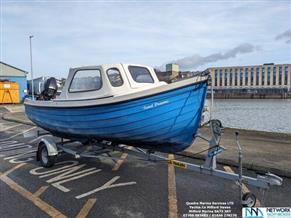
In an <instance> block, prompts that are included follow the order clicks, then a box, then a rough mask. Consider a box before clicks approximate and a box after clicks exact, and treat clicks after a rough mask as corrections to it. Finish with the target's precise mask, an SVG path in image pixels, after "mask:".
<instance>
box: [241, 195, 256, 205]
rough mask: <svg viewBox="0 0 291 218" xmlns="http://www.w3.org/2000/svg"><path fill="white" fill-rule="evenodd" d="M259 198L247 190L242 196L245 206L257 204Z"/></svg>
mask: <svg viewBox="0 0 291 218" xmlns="http://www.w3.org/2000/svg"><path fill="white" fill-rule="evenodd" d="M256 201H257V198H256V196H255V195H254V194H253V193H250V192H247V193H245V194H244V195H243V196H242V205H243V207H254V206H255V204H256Z"/></svg>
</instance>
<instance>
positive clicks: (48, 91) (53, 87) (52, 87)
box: [37, 77, 58, 101]
mask: <svg viewBox="0 0 291 218" xmlns="http://www.w3.org/2000/svg"><path fill="white" fill-rule="evenodd" d="M57 90H58V86H57V80H56V78H54V77H50V78H49V79H47V80H46V81H45V83H44V90H43V91H42V92H41V94H40V95H39V96H38V98H37V99H38V100H44V101H49V100H51V99H54V98H55V97H56V94H57Z"/></svg>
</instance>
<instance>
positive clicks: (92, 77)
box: [69, 69, 102, 92]
mask: <svg viewBox="0 0 291 218" xmlns="http://www.w3.org/2000/svg"><path fill="white" fill-rule="evenodd" d="M101 87H102V80H101V72H100V70H98V69H94V70H78V71H77V72H76V73H75V75H74V77H73V79H72V82H71V85H70V89H69V92H88V91H96V90H99V89H101Z"/></svg>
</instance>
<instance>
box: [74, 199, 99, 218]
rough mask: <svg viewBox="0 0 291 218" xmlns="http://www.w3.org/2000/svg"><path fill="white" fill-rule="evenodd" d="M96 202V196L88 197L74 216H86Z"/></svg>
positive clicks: (83, 217) (82, 217) (81, 217)
mask: <svg viewBox="0 0 291 218" xmlns="http://www.w3.org/2000/svg"><path fill="white" fill-rule="evenodd" d="M95 203H96V198H90V199H89V200H88V201H87V202H86V203H85V205H84V206H83V208H82V209H81V210H80V212H79V213H78V215H77V216H76V218H85V217H87V216H88V214H89V212H90V210H91V209H92V207H93V206H94V204H95Z"/></svg>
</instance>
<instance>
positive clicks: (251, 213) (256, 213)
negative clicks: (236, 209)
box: [242, 207, 266, 218]
mask: <svg viewBox="0 0 291 218" xmlns="http://www.w3.org/2000/svg"><path fill="white" fill-rule="evenodd" d="M242 215H243V216H242V217H243V218H266V208H258V207H246V208H243V209H242Z"/></svg>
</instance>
